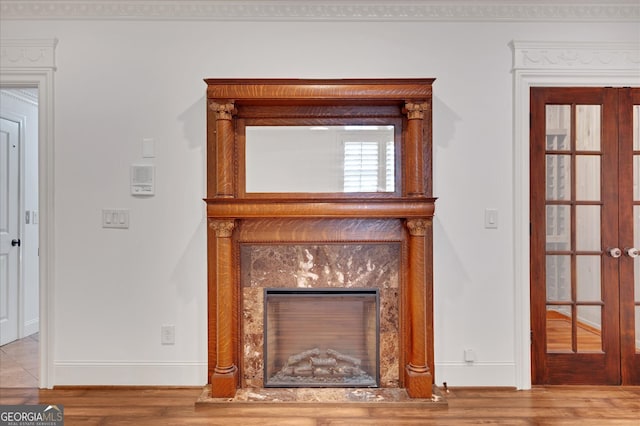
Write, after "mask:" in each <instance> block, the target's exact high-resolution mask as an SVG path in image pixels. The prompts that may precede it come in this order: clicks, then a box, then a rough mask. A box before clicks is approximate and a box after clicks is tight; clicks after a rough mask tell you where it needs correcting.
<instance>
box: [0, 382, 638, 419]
mask: <svg viewBox="0 0 640 426" xmlns="http://www.w3.org/2000/svg"><path fill="white" fill-rule="evenodd" d="M201 391H202V388H199V387H198V388H111V389H109V388H88V389H87V388H67V389H54V390H38V389H19V388H2V389H0V404H2V405H13V404H61V405H63V406H64V411H65V425H66V426H70V425H141V426H144V425H158V424H161V425H225V426H235V425H243V426H246V425H262V426H270V425H279V426H358V425H362V426H371V425H384V426H393V425H398V426H404V425H456V426H457V425H477V424H495V425H581V426H590V425H598V426H602V425H634V426H638V424H640V422H639V419H640V387H589V386H581V387H564V386H563V387H543V388H534V389H533V390H529V391H516V390H513V389H507V388H499V389H495V388H494V389H491V388H485V389H483V388H453V389H450V391H449V393H448V394H447V399H448V402H449V404H448V407H446V408H435V409H425V408H411V407H409V408H399V407H395V406H394V405H389V404H380V405H378V406H373V407H371V406H367V407H364V406H358V405H353V404H351V405H350V404H332V405H326V404H315V403H304V404H297V405H282V404H271V405H269V404H261V403H256V404H250V405H241V406H239V405H227V406H222V407H220V406H216V407H200V406H199V407H196V405H195V401H196V400H197V398H198V396H199V395H200V393H201Z"/></svg>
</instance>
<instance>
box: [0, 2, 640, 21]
mask: <svg viewBox="0 0 640 426" xmlns="http://www.w3.org/2000/svg"><path fill="white" fill-rule="evenodd" d="M0 16H2V19H114V20H168V19H171V20H198V21H202V20H228V21H242V20H249V19H250V20H259V21H273V20H314V21H318V20H326V21H354V20H357V21H484V22H495V21H500V22H514V21H516V22H522V21H546V22H548V21H551V22H553V21H557V22H567V21H569V22H637V21H639V20H640V4H638V2H637V1H635V0H612V1H606V0H584V1H582V2H575V1H570V0H555V1H552V0H547V1H544V2H535V3H534V2H523V1H519V0H510V1H507V0H502V1H501V0H476V1H473V2H471V1H452V0H449V1H445V0H414V1H412V2H398V3H396V2H384V3H383V2H380V1H375V0H346V1H340V2H338V1H331V0H322V1H310V0H305V1H302V0H285V1H278V2H276V1H262V0H243V1H239V0H209V1H202V0H184V1H181V0H163V1H160V0H133V1H126V2H124V1H120V0H76V1H68V0H67V1H51V0H5V1H3V2H2V4H0Z"/></svg>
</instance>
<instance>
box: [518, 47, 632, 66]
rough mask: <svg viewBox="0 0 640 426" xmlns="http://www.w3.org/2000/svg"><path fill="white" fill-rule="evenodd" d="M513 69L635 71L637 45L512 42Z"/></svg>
mask: <svg viewBox="0 0 640 426" xmlns="http://www.w3.org/2000/svg"><path fill="white" fill-rule="evenodd" d="M511 47H512V49H513V69H514V70H525V69H526V70H568V69H570V70H574V71H580V70H607V71H614V70H637V71H640V43H587V42H584V43H580V42H574V43H566V42H530V41H527V42H522V41H513V42H512V43H511Z"/></svg>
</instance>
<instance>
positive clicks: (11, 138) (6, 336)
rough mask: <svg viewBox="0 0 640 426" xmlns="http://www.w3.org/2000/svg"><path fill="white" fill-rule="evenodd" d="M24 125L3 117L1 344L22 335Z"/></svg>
mask: <svg viewBox="0 0 640 426" xmlns="http://www.w3.org/2000/svg"><path fill="white" fill-rule="evenodd" d="M19 151H20V125H19V123H17V122H14V121H10V120H7V119H4V118H0V345H4V344H6V343H9V342H12V341H14V340H16V339H17V338H18V268H19V261H20V235H19V216H18V212H19V208H20V204H19V174H20V169H19V162H18V161H19Z"/></svg>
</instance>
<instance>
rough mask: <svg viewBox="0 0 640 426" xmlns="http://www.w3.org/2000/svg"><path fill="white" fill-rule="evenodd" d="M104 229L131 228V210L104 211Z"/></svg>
mask: <svg viewBox="0 0 640 426" xmlns="http://www.w3.org/2000/svg"><path fill="white" fill-rule="evenodd" d="M102 227H103V228H120V229H128V228H129V209H102Z"/></svg>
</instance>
